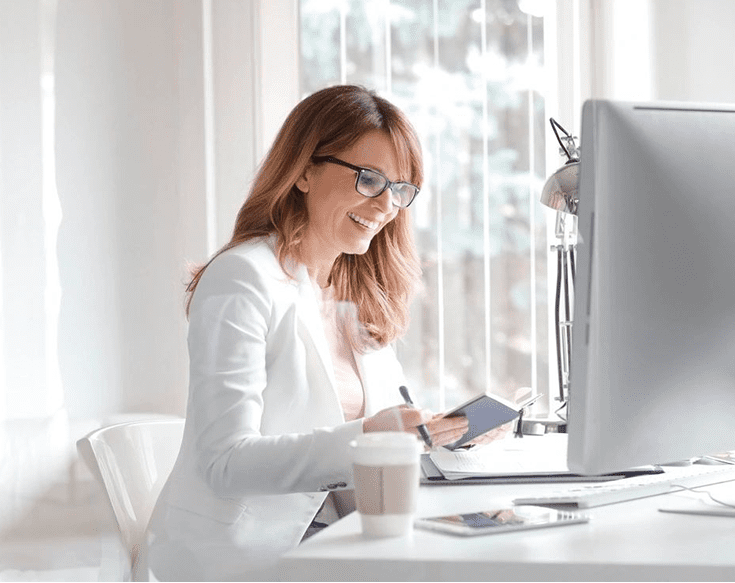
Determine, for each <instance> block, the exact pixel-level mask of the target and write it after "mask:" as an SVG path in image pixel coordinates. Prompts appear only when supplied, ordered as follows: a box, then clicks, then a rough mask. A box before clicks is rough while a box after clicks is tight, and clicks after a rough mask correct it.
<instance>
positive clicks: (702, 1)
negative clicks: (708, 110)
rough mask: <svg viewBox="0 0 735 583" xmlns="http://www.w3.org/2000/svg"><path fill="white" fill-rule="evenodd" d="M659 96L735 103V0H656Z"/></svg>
mask: <svg viewBox="0 0 735 583" xmlns="http://www.w3.org/2000/svg"><path fill="white" fill-rule="evenodd" d="M653 17H654V21H655V23H656V25H655V29H654V32H653V34H654V38H655V52H654V63H655V70H654V88H655V89H654V91H655V96H656V98H658V99H665V100H675V101H711V102H720V103H735V2H733V1H732V0H653Z"/></svg>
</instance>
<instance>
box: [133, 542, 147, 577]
mask: <svg viewBox="0 0 735 583" xmlns="http://www.w3.org/2000/svg"><path fill="white" fill-rule="evenodd" d="M130 559H131V560H130V564H131V569H132V571H131V580H132V581H150V574H149V573H148V556H147V553H146V545H135V546H134V547H133V551H132V552H131V553H130Z"/></svg>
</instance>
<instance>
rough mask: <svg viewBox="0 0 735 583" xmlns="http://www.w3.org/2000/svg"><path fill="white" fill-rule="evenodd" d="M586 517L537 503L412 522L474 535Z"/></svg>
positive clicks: (421, 525) (541, 525)
mask: <svg viewBox="0 0 735 583" xmlns="http://www.w3.org/2000/svg"><path fill="white" fill-rule="evenodd" d="M588 521H589V516H587V515H586V514H583V513H579V512H567V511H564V510H554V509H551V508H543V507H541V506H512V507H508V508H498V509H494V510H486V511H484V512H471V513H468V514H451V515H447V516H435V517H432V518H418V519H416V521H415V524H416V526H417V527H419V528H425V529H429V530H438V531H441V532H447V533H449V534H456V535H459V536H477V535H481V534H499V533H501V532H514V531H516V530H528V529H532V528H544V527H547V526H563V525H566V524H579V523H583V522H588Z"/></svg>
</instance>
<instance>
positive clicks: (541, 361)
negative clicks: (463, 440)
mask: <svg viewBox="0 0 735 583" xmlns="http://www.w3.org/2000/svg"><path fill="white" fill-rule="evenodd" d="M524 4H528V2H524V1H523V0H519V1H518V2H516V0H483V1H480V0H451V1H450V0H434V1H433V2H430V1H427V0H332V1H330V2H327V1H324V0H300V31H301V32H300V34H301V47H300V60H301V62H300V70H301V90H302V93H303V95H304V96H305V95H308V94H310V93H312V92H314V91H316V90H318V89H320V88H323V87H325V86H328V85H333V84H338V83H356V84H360V85H364V86H366V87H369V88H371V89H375V90H377V91H378V92H379V93H380V94H381V95H384V96H385V97H387V98H389V99H390V100H392V101H393V102H394V103H396V104H397V105H398V106H400V107H401V108H402V109H403V110H404V111H405V112H406V113H407V115H408V116H409V118H410V119H411V121H412V122H413V124H414V126H415V127H416V129H417V130H418V132H419V136H420V138H421V143H422V146H423V150H424V161H425V171H426V180H425V183H424V185H423V188H422V191H421V193H420V194H419V197H418V198H417V199H416V201H415V202H414V203H413V206H412V207H411V212H412V213H413V220H414V228H415V235H416V241H417V243H418V246H419V252H420V256H421V261H422V267H423V270H424V289H423V290H422V292H421V294H420V295H419V297H417V299H416V301H415V302H414V304H413V307H412V310H413V311H412V318H411V327H410V330H409V333H408V334H407V336H406V337H405V338H404V339H402V340H401V341H399V343H398V344H397V351H398V354H399V358H400V359H401V361H402V363H403V366H404V369H405V371H406V375H407V377H408V379H409V381H410V382H411V383H412V384H413V385H415V387H416V392H417V393H419V392H422V393H423V394H422V395H421V398H420V400H421V403H422V405H424V406H426V407H430V408H433V409H435V410H442V409H444V408H445V407H448V406H452V405H454V404H457V403H459V402H461V401H463V400H465V399H467V398H468V397H470V396H472V395H474V394H477V393H479V392H482V391H484V390H486V389H489V390H492V391H493V392H496V393H498V394H501V395H504V396H506V397H509V398H514V397H515V395H516V391H518V390H519V389H520V388H522V387H532V388H533V389H534V390H535V391H537V392H542V393H545V394H546V395H548V394H549V350H548V347H549V324H548V308H547V306H548V302H547V287H548V286H547V258H548V254H549V251H548V243H547V234H546V233H547V227H546V220H545V214H544V211H543V210H542V208H541V205H540V203H539V202H538V198H539V193H540V191H541V188H542V187H543V183H544V180H545V177H546V168H545V147H546V146H545V141H544V140H545V134H546V129H547V128H546V119H545V101H544V91H543V85H542V84H543V80H544V78H545V75H544V19H543V18H541V17H538V16H533V15H531V14H529V13H527V12H524V11H523V10H522V8H524V9H525V10H528V8H526V7H525V6H524Z"/></svg>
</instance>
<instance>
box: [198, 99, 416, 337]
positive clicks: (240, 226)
mask: <svg viewBox="0 0 735 583" xmlns="http://www.w3.org/2000/svg"><path fill="white" fill-rule="evenodd" d="M374 130H381V131H383V132H385V133H386V135H387V136H388V137H389V138H390V140H391V142H392V143H393V146H394V148H395V151H396V154H397V156H398V160H397V162H398V171H399V173H400V174H399V179H400V180H404V181H408V182H411V183H413V184H415V185H416V186H419V187H421V184H422V182H423V163H422V157H421V146H420V144H419V141H418V138H417V136H416V132H415V130H414V129H413V127H412V126H411V124H410V123H409V121H408V120H407V119H406V117H405V115H404V114H403V113H402V112H401V111H400V110H399V109H398V108H397V107H396V106H394V105H393V104H391V103H390V102H389V101H387V100H385V99H383V98H381V97H379V96H378V95H376V94H375V93H374V92H373V91H368V90H367V89H365V88H363V87H359V86H354V85H339V86H334V87H329V88H326V89H322V90H320V91H317V92H316V93H314V94H312V95H310V96H309V97H307V98H306V99H304V100H303V101H301V102H300V103H299V104H298V105H297V106H296V107H295V108H294V109H293V111H292V112H291V113H290V114H289V116H288V118H287V119H286V121H285V122H284V124H283V126H282V127H281V129H280V131H279V132H278V136H276V139H275V141H274V142H273V145H272V146H271V149H270V151H269V152H268V155H267V156H266V157H265V159H264V160H263V162H262V164H261V166H260V168H259V170H258V173H257V175H256V177H255V180H254V181H253V185H252V188H251V190H250V193H249V195H248V197H247V199H246V200H245V202H244V204H243V205H242V207H241V208H240V211H239V212H238V214H237V220H236V222H235V228H234V231H233V233H232V238H231V239H230V241H229V242H228V243H227V244H226V245H224V247H222V249H220V250H219V251H218V252H217V253H216V254H215V255H214V257H212V259H214V258H215V257H217V256H218V255H219V254H220V253H223V252H224V251H226V250H227V249H230V248H232V247H235V246H236V245H239V244H240V243H243V242H244V241H248V240H250V239H253V238H255V237H263V236H267V235H271V234H275V235H276V253H277V256H278V260H279V262H280V263H281V266H282V267H283V269H284V271H287V265H288V261H287V260H288V259H294V260H296V261H301V253H300V251H301V241H302V238H303V236H304V232H305V229H306V226H307V224H308V220H309V217H308V214H307V210H306V201H305V194H304V193H303V192H301V191H300V190H299V189H298V188H297V187H296V181H297V180H298V179H299V177H301V176H302V175H303V174H304V171H305V170H306V168H307V166H308V165H309V164H310V163H311V159H312V157H313V156H335V155H338V154H339V153H340V152H342V151H344V150H346V149H348V148H350V147H351V146H352V145H353V144H355V143H356V142H357V141H358V140H360V139H361V138H362V137H363V136H365V135H366V134H367V133H368V132H371V131H374ZM212 259H210V262H211V261H212ZM207 265H209V263H207V264H206V265H204V266H202V267H199V268H196V269H195V270H194V272H193V278H192V280H191V282H190V283H189V285H188V287H187V292H188V297H187V302H186V312H187V315H188V313H189V307H190V305H191V298H192V295H193V293H194V292H195V290H196V287H197V284H198V283H199V280H200V279H201V277H202V273H203V272H204V270H205V269H206V268H207ZM420 275H421V270H420V266H419V262H418V258H417V256H416V251H415V247H414V244H413V237H412V233H411V224H410V217H409V215H408V212H407V209H401V210H399V211H398V214H397V215H396V217H395V219H393V220H392V221H391V222H390V223H388V224H387V225H386V226H385V227H384V228H383V229H382V230H381V231H380V232H379V233H377V234H376V235H375V237H374V238H373V240H372V242H371V243H370V247H369V249H368V251H367V253H365V254H364V255H347V254H344V253H343V254H342V255H340V256H339V257H338V258H337V260H336V261H335V262H334V265H333V267H332V271H331V273H330V276H329V280H330V283H331V285H332V287H333V289H334V298H335V300H337V301H347V302H351V303H352V304H353V305H354V306H356V309H357V313H358V318H359V320H360V322H361V323H362V325H363V326H364V327H365V329H366V331H367V332H368V334H369V336H370V338H371V339H372V342H373V343H375V342H377V343H378V344H380V345H385V344H387V343H389V342H391V341H392V340H393V339H395V338H396V337H397V336H399V335H401V334H402V333H403V332H404V331H405V329H406V327H407V325H408V306H409V302H410V298H411V296H412V294H413V291H414V288H415V286H416V284H417V283H418V280H419V277H420ZM353 340H354V339H353ZM356 342H358V343H359V346H358V345H357V344H356V346H357V347H358V348H361V349H364V348H366V347H367V344H368V342H364V341H363V342H361V343H360V341H359V340H357V341H356Z"/></svg>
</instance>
